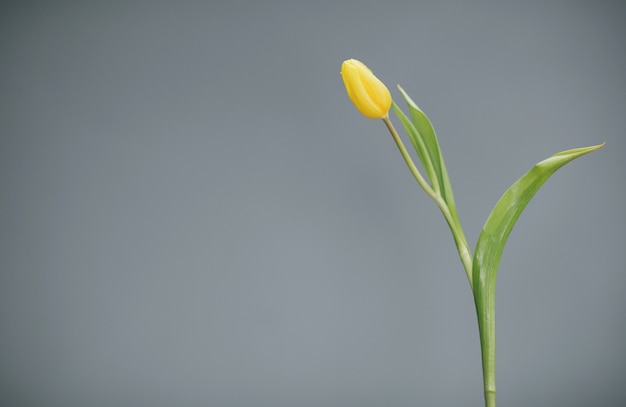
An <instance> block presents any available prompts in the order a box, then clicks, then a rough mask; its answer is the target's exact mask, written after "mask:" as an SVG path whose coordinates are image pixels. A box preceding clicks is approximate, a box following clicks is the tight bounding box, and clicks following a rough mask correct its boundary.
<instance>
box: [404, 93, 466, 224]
mask: <svg viewBox="0 0 626 407" xmlns="http://www.w3.org/2000/svg"><path fill="white" fill-rule="evenodd" d="M398 90H400V93H402V96H403V97H404V100H405V101H406V104H407V106H408V107H409V112H410V113H411V121H412V123H413V125H414V126H415V129H416V130H417V133H418V134H419V137H420V138H421V139H422V140H423V144H424V146H425V147H426V152H427V154H428V156H429V158H430V161H431V162H432V166H433V168H434V171H435V174H436V177H437V183H438V184H439V190H440V191H441V197H442V198H443V200H444V201H445V202H446V204H447V205H448V208H449V209H450V213H451V214H452V217H453V219H454V222H455V224H456V227H458V228H461V223H460V221H459V216H458V214H457V210H456V204H455V202H454V194H453V193H452V185H451V183H450V177H449V176H448V170H447V169H446V165H445V163H444V160H443V154H441V149H440V148H439V141H438V140H437V134H436V133H435V129H434V128H433V125H432V123H431V122H430V119H428V116H426V114H425V113H424V112H423V111H422V110H421V109H420V108H419V107H418V106H417V104H416V103H415V102H414V101H413V99H411V97H410V96H409V95H408V94H407V93H406V92H405V91H404V89H402V87H401V86H398Z"/></svg>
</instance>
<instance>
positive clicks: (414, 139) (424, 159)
mask: <svg viewBox="0 0 626 407" xmlns="http://www.w3.org/2000/svg"><path fill="white" fill-rule="evenodd" d="M391 107H392V108H393V110H394V111H395V112H396V115H397V116H398V118H399V119H400V122H401V123H402V126H403V127H404V130H405V131H406V133H407V134H408V136H409V140H411V144H413V148H414V149H415V152H416V153H417V157H418V158H419V160H420V162H421V163H422V167H424V170H425V171H426V175H427V176H428V179H429V180H430V185H431V187H432V188H433V189H434V190H435V191H436V192H437V193H439V191H440V189H439V182H438V178H437V173H436V172H435V169H434V166H433V163H432V160H431V159H430V155H429V153H428V150H427V149H426V145H425V144H424V139H423V138H422V135H421V134H420V132H419V131H418V130H417V128H416V127H415V125H414V124H413V123H412V122H411V120H410V119H409V118H408V117H407V115H406V114H404V112H403V111H402V110H401V109H400V108H399V107H398V105H396V103H395V102H393V101H392V102H391Z"/></svg>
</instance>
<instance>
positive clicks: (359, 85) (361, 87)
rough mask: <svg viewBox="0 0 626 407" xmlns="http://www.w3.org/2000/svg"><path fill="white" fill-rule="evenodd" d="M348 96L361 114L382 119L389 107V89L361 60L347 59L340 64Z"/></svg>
mask: <svg viewBox="0 0 626 407" xmlns="http://www.w3.org/2000/svg"><path fill="white" fill-rule="evenodd" d="M341 77H342V79H343V83H344V84H345V85H346V92H348V97H349V98H350V100H351V101H352V103H354V106H356V108H357V109H358V111H359V112H361V113H362V114H363V116H365V117H368V118H370V119H383V118H385V117H387V113H388V112H389V109H390V108H391V94H390V93H389V89H387V87H386V86H385V85H384V84H383V83H382V82H381V81H380V80H379V79H378V78H377V77H376V76H374V74H373V73H372V71H371V70H370V69H369V68H368V67H367V66H365V65H364V64H363V63H362V62H361V61H357V60H356V59H348V60H347V61H344V63H343V64H342V65H341Z"/></svg>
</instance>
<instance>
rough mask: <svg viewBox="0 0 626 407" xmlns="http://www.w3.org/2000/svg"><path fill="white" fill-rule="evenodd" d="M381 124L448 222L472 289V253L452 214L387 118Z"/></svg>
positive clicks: (418, 181) (414, 175)
mask: <svg viewBox="0 0 626 407" xmlns="http://www.w3.org/2000/svg"><path fill="white" fill-rule="evenodd" d="M383 122H384V123H385V125H386V126H387V129H388V130H389V133H391V136H392V137H393V140H394V141H395V142H396V145H397V146H398V149H399V150H400V154H401V155H402V158H404V161H405V162H406V165H407V166H408V167H409V171H411V174H412V175H413V177H414V178H415V180H416V181H417V183H418V184H419V185H420V187H422V189H423V190H424V192H426V194H427V195H428V196H429V197H430V198H431V199H432V200H433V201H435V203H436V204H437V206H438V207H439V209H440V210H441V213H443V216H444V218H445V219H446V222H448V226H450V230H451V231H452V236H453V237H454V242H455V243H456V247H457V251H458V252H459V257H460V258H461V263H462V264H463V268H464V269H465V274H466V275H467V280H468V281H469V284H470V287H472V288H473V285H474V282H473V280H472V253H471V252H470V250H469V246H468V245H467V240H466V239H465V235H464V234H463V231H462V230H460V229H459V228H457V227H456V224H455V222H454V218H453V217H452V213H451V212H450V208H448V205H447V204H446V202H445V201H444V199H443V198H442V196H441V194H440V193H438V192H436V191H435V190H434V189H432V188H431V186H430V185H429V184H428V183H427V182H426V180H425V179H424V177H423V176H422V174H421V173H420V171H419V170H418V169H417V167H416V166H415V163H414V162H413V159H412V158H411V155H410V154H409V152H408V151H407V150H406V147H404V143H402V139H401V138H400V136H399V135H398V132H397V131H396V129H395V127H393V123H391V120H389V117H385V118H383Z"/></svg>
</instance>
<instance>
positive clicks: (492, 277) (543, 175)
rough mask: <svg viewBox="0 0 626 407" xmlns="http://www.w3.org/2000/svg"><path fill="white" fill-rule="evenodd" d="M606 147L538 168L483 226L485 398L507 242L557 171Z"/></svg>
mask: <svg viewBox="0 0 626 407" xmlns="http://www.w3.org/2000/svg"><path fill="white" fill-rule="evenodd" d="M603 146H604V143H603V144H600V145H597V146H591V147H584V148H577V149H574V150H567V151H563V152H560V153H557V154H555V155H553V156H552V157H550V158H548V159H546V160H544V161H541V162H540V163H538V164H536V165H535V166H534V167H533V168H532V169H531V170H530V171H528V172H527V173H526V174H524V175H523V176H522V177H521V178H520V179H518V180H517V181H516V182H515V183H514V184H513V185H511V187H510V188H509V189H507V190H506V192H505V193H504V194H503V195H502V197H501V198H500V200H499V201H498V202H497V203H496V205H495V207H494V208H493V210H492V211H491V214H490V215H489V217H488V218H487V221H486V222H485V225H484V226H483V230H482V232H481V233H480V236H479V237H478V242H477V243H476V250H475V253H474V261H473V267H472V268H473V270H472V271H473V273H472V274H473V291H474V301H475V303H476V312H477V314H478V326H479V331H480V342H481V349H482V357H483V359H482V360H483V372H484V375H485V377H484V380H485V391H486V394H488V393H489V392H490V391H491V390H493V391H494V392H495V288H496V277H497V275H498V266H499V264H500V258H501V256H502V251H503V250H504V245H505V243H506V240H507V238H508V237H509V234H510V233H511V230H512V229H513V226H514V225H515V222H516V221H517V219H518V218H519V216H520V214H521V213H522V211H523V210H524V208H525V207H526V205H528V202H530V200H531V199H532V197H533V196H534V195H535V193H536V192H537V191H538V190H539V188H540V187H541V186H542V185H543V183H544V182H546V180H547V179H548V178H549V177H550V176H551V175H552V174H554V172H555V171H556V170H558V169H559V168H561V167H562V166H564V165H565V164H567V163H568V162H570V161H572V160H574V159H575V158H578V157H580V156H582V155H585V154H587V153H590V152H592V151H595V150H597V149H599V148H602V147H603Z"/></svg>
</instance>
